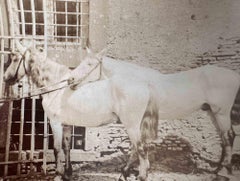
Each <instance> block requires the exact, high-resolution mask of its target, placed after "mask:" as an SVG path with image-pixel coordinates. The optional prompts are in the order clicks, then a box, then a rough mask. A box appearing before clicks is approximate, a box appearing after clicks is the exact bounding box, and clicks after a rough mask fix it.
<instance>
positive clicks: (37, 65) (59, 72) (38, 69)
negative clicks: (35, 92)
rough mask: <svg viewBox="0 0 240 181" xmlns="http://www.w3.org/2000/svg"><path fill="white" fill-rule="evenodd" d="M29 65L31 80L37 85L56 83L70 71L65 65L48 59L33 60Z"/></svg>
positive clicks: (43, 85)
mask: <svg viewBox="0 0 240 181" xmlns="http://www.w3.org/2000/svg"><path fill="white" fill-rule="evenodd" d="M30 67H31V75H30V76H31V78H32V82H33V83H34V84H35V85H36V86H37V87H45V86H49V85H52V84H54V83H57V82H59V81H60V80H61V79H62V77H63V76H64V75H65V74H66V73H68V72H69V71H70V70H69V69H68V68H67V67H66V66H64V65H61V64H58V63H56V62H54V61H52V60H50V59H47V60H44V61H34V63H32V65H30Z"/></svg>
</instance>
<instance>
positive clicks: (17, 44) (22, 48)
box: [15, 40, 27, 55]
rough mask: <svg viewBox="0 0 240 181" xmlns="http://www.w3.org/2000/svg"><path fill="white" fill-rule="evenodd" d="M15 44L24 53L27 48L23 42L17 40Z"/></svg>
mask: <svg viewBox="0 0 240 181" xmlns="http://www.w3.org/2000/svg"><path fill="white" fill-rule="evenodd" d="M15 44H16V49H17V50H18V51H19V52H20V53H21V54H22V55H23V54H24V53H25V51H26V49H27V48H25V47H24V46H22V44H21V43H20V42H19V41H18V40H16V41H15Z"/></svg>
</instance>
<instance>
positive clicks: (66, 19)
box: [65, 1, 68, 42]
mask: <svg viewBox="0 0 240 181" xmlns="http://www.w3.org/2000/svg"><path fill="white" fill-rule="evenodd" d="M67 8H68V4H67V1H65V36H66V37H65V42H67V40H68V39H67V36H68V14H67V11H68V9H67Z"/></svg>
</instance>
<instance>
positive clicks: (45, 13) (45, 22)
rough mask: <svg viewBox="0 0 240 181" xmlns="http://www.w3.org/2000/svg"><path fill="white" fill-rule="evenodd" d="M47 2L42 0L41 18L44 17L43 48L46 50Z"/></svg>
mask: <svg viewBox="0 0 240 181" xmlns="http://www.w3.org/2000/svg"><path fill="white" fill-rule="evenodd" d="M46 10H47V4H46V0H43V18H44V49H45V51H46V52H47V42H48V40H47V38H48V35H47V34H48V33H47V26H48V21H47V12H46Z"/></svg>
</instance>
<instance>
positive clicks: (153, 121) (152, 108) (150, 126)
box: [140, 88, 158, 143]
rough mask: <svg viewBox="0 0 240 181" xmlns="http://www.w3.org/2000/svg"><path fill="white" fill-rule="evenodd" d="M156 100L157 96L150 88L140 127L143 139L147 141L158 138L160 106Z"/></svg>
mask: <svg viewBox="0 0 240 181" xmlns="http://www.w3.org/2000/svg"><path fill="white" fill-rule="evenodd" d="M155 100H156V98H155V97H154V94H153V91H152V89H151V88H150V98H149V101H148V105H147V108H146V111H145V113H144V115H143V119H142V122H141V127H140V130H141V141H142V142H145V143H146V142H148V141H151V140H154V139H156V138H157V132H158V108H157V104H156V101H155Z"/></svg>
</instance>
